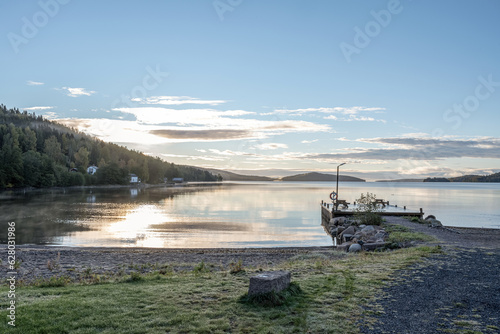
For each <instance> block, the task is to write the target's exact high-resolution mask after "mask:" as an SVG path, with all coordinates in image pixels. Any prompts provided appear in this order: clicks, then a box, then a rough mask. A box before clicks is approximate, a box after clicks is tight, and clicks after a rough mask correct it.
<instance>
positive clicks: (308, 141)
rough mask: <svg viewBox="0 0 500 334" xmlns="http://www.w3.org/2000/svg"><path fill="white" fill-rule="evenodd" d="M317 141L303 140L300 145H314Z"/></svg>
mask: <svg viewBox="0 0 500 334" xmlns="http://www.w3.org/2000/svg"><path fill="white" fill-rule="evenodd" d="M317 141H318V139H313V140H303V141H301V143H302V144H312V143H315V142H317Z"/></svg>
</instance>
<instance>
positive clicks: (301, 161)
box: [0, 0, 500, 180]
mask: <svg viewBox="0 0 500 334" xmlns="http://www.w3.org/2000/svg"><path fill="white" fill-rule="evenodd" d="M499 15H500V1H496V0H483V1H472V0H470V1H463V0H458V1H457V0H449V1H445V0H443V1H430V0H429V1H425V0H421V1H418V0H413V1H411V0H401V1H397V0H390V1H357V0H353V1H326V0H324V1H305V0H301V1H299V0H286V1H285V0H276V1H263V0H252V1H249V0H193V1H169V0H162V1H112V0H111V1H93V0H87V1H77V0H39V1H29V0H25V1H2V2H0V22H1V23H0V27H1V28H0V29H1V31H0V36H1V38H0V49H1V52H0V70H1V74H2V79H3V80H1V81H0V103H2V104H4V105H6V106H7V107H9V108H13V107H17V108H19V109H21V110H27V111H29V112H35V113H36V114H37V115H44V117H46V118H48V119H52V120H55V121H58V122H61V123H64V124H66V125H69V126H73V127H75V128H77V129H79V130H81V131H84V132H86V133H88V134H90V135H93V136H96V137H98V138H100V139H102V140H104V141H109V142H114V143H117V144H120V145H124V146H127V147H129V148H131V149H136V150H140V151H142V152H144V153H146V154H149V155H153V156H158V157H160V158H162V159H164V160H166V161H169V162H174V163H177V164H187V165H193V166H200V167H207V168H216V169H223V170H229V171H233V172H237V173H242V174H253V175H271V176H283V175H290V174H296V173H302V172H311V171H316V172H327V173H330V172H335V171H336V168H337V166H338V165H339V164H341V163H346V165H344V166H342V167H341V172H342V173H343V174H346V175H352V176H358V177H362V178H365V179H367V180H378V179H396V178H423V177H429V176H431V177H432V176H447V177H451V176H459V175H463V174H490V173H493V172H499V171H500V164H499V162H500V131H499V124H500V112H499V111H500V20H498V17H499Z"/></svg>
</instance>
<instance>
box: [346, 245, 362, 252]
mask: <svg viewBox="0 0 500 334" xmlns="http://www.w3.org/2000/svg"><path fill="white" fill-rule="evenodd" d="M348 252H349V253H357V252H361V245H360V244H358V243H355V244H352V245H350V246H349V251H348Z"/></svg>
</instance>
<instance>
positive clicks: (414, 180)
mask: <svg viewBox="0 0 500 334" xmlns="http://www.w3.org/2000/svg"><path fill="white" fill-rule="evenodd" d="M375 182H424V179H395V180H378V181H375Z"/></svg>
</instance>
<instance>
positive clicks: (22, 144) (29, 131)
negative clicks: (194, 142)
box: [0, 105, 218, 189]
mask: <svg viewBox="0 0 500 334" xmlns="http://www.w3.org/2000/svg"><path fill="white" fill-rule="evenodd" d="M0 148H1V149H0V189H1V188H19V187H37V188H43V187H53V186H63V187H64V186H81V185H98V184H128V183H130V177H129V174H136V175H137V176H138V177H139V178H140V179H141V181H142V182H144V183H161V182H164V179H165V178H168V179H172V178H174V177H183V178H184V179H185V180H186V181H216V180H217V179H218V178H217V177H216V176H215V175H213V174H211V173H209V172H208V171H204V170H201V169H199V168H195V167H190V166H179V165H175V164H173V163H168V162H165V161H163V160H161V159H160V158H157V157H151V156H147V155H145V154H143V153H141V152H138V151H133V150H129V149H127V148H126V147H123V146H119V145H116V144H112V143H106V142H103V141H102V140H98V139H96V138H94V137H91V136H88V135H86V134H84V133H82V132H79V131H76V130H74V129H71V128H69V127H66V126H64V125H61V124H58V123H56V122H53V121H49V120H45V119H43V117H41V116H36V115H35V114H34V113H33V114H30V113H28V112H26V111H24V112H20V111H19V109H15V108H14V109H7V108H6V107H5V106H4V105H0ZM89 166H96V167H97V169H96V170H97V171H96V172H95V174H93V175H89V174H88V173H87V168H88V167H89Z"/></svg>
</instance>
